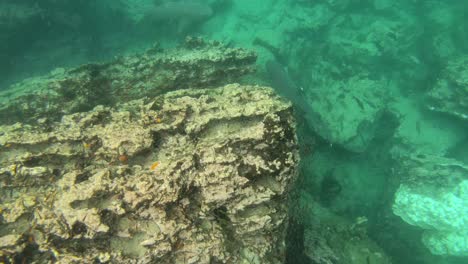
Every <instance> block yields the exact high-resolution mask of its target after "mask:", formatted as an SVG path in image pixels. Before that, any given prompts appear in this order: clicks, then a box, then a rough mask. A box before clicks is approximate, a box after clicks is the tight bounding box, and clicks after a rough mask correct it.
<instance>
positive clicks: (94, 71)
mask: <svg viewBox="0 0 468 264" xmlns="http://www.w3.org/2000/svg"><path fill="white" fill-rule="evenodd" d="M255 60H256V55H255V54H254V53H253V52H250V51H246V50H243V49H238V48H228V47H226V46H224V45H223V44H221V43H219V42H205V41H203V40H201V39H198V38H187V39H186V41H185V43H184V45H182V46H181V47H179V48H177V49H172V50H162V49H161V48H159V47H158V45H155V46H154V47H153V48H151V49H150V50H148V51H146V52H145V53H143V54H138V55H133V56H128V57H121V58H117V59H116V60H114V61H111V62H108V63H99V64H98V63H94V64H87V65H83V66H80V67H78V68H74V69H63V68H59V69H56V70H54V71H52V72H51V73H50V74H49V75H47V76H43V77H36V78H30V79H26V80H24V81H22V82H19V83H17V84H15V85H13V86H12V87H10V88H9V89H8V90H6V91H4V92H1V93H0V98H1V99H0V122H1V123H3V124H5V123H7V124H12V123H14V122H23V123H29V122H33V121H35V120H36V119H37V118H38V117H41V116H47V117H48V118H49V119H52V120H58V119H60V117H61V116H62V115H63V114H71V113H76V112H81V111H89V110H91V109H92V108H93V107H95V106H96V105H98V104H101V105H107V106H112V105H114V104H115V103H117V102H123V101H129V100H132V99H138V98H142V97H144V96H155V95H158V94H161V93H164V92H167V91H171V90H176V89H185V88H210V87H217V86H220V85H224V84H226V83H231V82H235V81H237V80H238V79H239V78H240V77H241V76H244V75H246V74H248V73H251V72H253V71H254V63H255Z"/></svg>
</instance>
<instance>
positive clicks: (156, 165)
mask: <svg viewBox="0 0 468 264" xmlns="http://www.w3.org/2000/svg"><path fill="white" fill-rule="evenodd" d="M158 166H159V161H156V162H154V163H153V164H151V166H150V170H155V169H156V168H157V167H158Z"/></svg>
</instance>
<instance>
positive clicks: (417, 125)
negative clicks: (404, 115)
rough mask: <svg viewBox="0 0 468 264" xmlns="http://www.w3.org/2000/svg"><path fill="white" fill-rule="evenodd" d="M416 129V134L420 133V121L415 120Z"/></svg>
mask: <svg viewBox="0 0 468 264" xmlns="http://www.w3.org/2000/svg"><path fill="white" fill-rule="evenodd" d="M416 131H417V132H418V135H421V122H420V121H417V122H416Z"/></svg>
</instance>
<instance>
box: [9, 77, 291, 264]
mask: <svg viewBox="0 0 468 264" xmlns="http://www.w3.org/2000/svg"><path fill="white" fill-rule="evenodd" d="M292 112H293V111H292V106H291V104H289V103H286V102H284V101H283V100H280V98H279V97H277V95H276V94H275V93H274V91H273V90H272V89H270V88H265V87H254V86H240V85H227V86H224V87H221V88H216V89H187V90H180V91H174V92H169V93H166V94H164V95H159V96H156V97H153V98H147V99H139V100H131V101H129V102H126V103H123V104H119V106H118V107H105V106H96V107H95V108H94V109H92V110H91V111H87V112H79V113H74V114H69V115H65V116H63V118H62V119H61V121H59V122H53V123H47V124H41V123H40V124H37V125H28V124H23V123H16V124H14V125H4V126H1V128H0V130H1V131H3V133H2V135H1V136H0V143H1V145H2V147H1V148H2V151H1V152H0V163H1V169H0V185H1V188H0V192H1V199H2V204H1V208H0V221H1V222H0V232H1V233H0V241H1V243H0V244H1V248H0V250H1V257H2V258H3V259H4V260H12V259H13V258H16V259H20V260H27V261H37V262H41V263H43V262H47V261H52V260H56V261H57V262H56V263H92V262H93V261H98V262H103V263H105V262H107V263H154V262H155V261H156V262H158V263H218V262H222V263H281V262H282V261H283V259H284V250H285V248H284V243H285V241H284V239H285V237H284V235H285V229H286V226H287V221H286V219H287V206H286V197H287V191H288V188H289V186H290V184H291V183H292V181H293V180H294V178H295V175H296V165H297V163H298V159H299V156H298V150H297V149H298V148H297V143H296V135H295V130H294V119H293V113H292Z"/></svg>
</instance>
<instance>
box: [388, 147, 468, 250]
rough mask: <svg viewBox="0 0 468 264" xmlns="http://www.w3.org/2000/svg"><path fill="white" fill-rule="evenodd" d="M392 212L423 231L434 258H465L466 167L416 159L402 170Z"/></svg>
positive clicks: (425, 157) (442, 160)
mask: <svg viewBox="0 0 468 264" xmlns="http://www.w3.org/2000/svg"><path fill="white" fill-rule="evenodd" d="M402 170H403V171H406V172H407V174H406V177H405V178H404V181H403V183H402V184H401V185H400V187H399V188H398V190H397V192H396V194H395V202H394V204H393V212H394V213H395V214H396V215H399V216H400V217H401V218H402V219H403V220H404V221H405V222H407V223H409V224H411V225H414V226H418V227H420V228H422V229H423V230H424V234H423V238H422V241H423V243H424V245H425V246H426V247H427V248H429V249H430V250H431V252H432V253H433V254H436V255H453V256H468V242H467V241H468V229H467V226H468V166H466V165H464V164H463V163H461V162H458V161H456V160H453V159H448V158H443V157H437V156H430V155H422V154H420V155H417V156H414V157H409V158H408V159H407V160H406V162H405V164H404V166H403V167H402Z"/></svg>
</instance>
